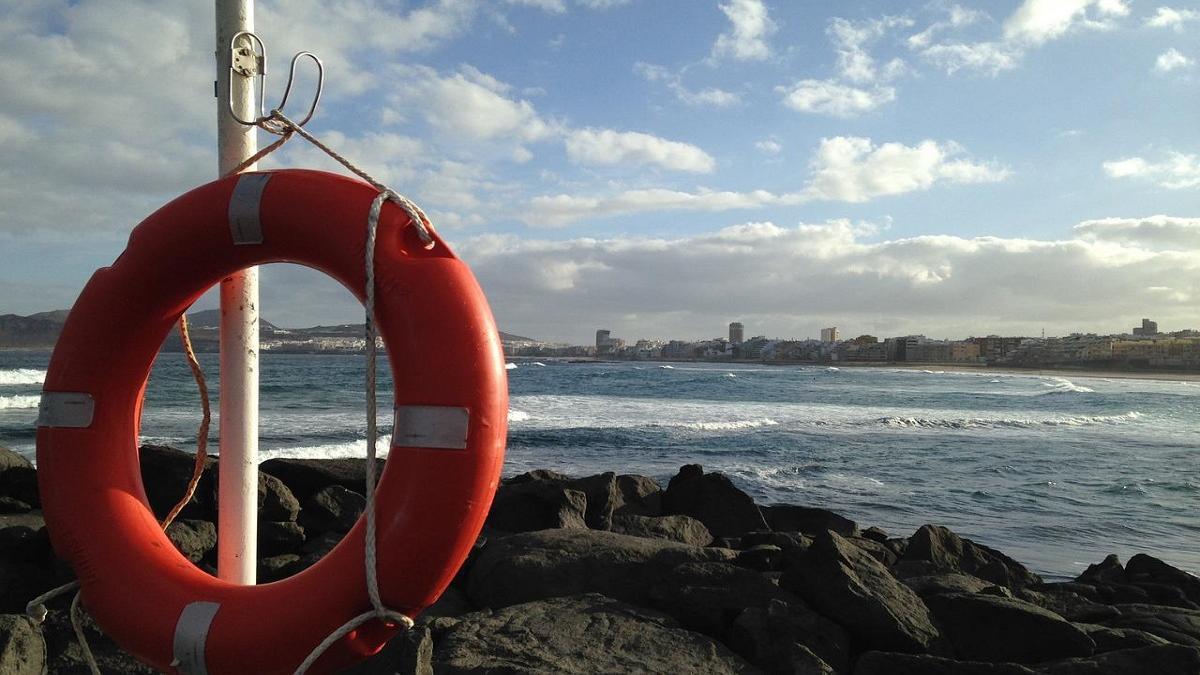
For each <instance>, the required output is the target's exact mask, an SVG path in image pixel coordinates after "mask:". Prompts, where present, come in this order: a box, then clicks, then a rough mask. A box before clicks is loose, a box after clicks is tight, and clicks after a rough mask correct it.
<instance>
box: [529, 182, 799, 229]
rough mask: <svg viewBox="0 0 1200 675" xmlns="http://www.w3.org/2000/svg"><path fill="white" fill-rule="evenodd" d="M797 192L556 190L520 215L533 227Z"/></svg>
mask: <svg viewBox="0 0 1200 675" xmlns="http://www.w3.org/2000/svg"><path fill="white" fill-rule="evenodd" d="M803 201H805V199H804V197H803V196H801V195H798V194H787V195H779V194H775V193H772V192H768V191H766V190H754V191H752V192H732V191H718V190H697V191H695V192H685V191H681V190H668V189H665V188H649V189H641V190H626V191H624V192H621V193H618V194H615V195H609V196H601V197H586V196H579V195H569V194H558V195H551V196H540V197H534V198H533V199H532V200H530V202H529V205H528V207H527V208H526V209H524V210H523V211H522V212H521V213H520V214H519V217H520V218H521V219H522V220H524V221H525V222H526V223H527V224H529V225H532V226H534V227H558V226H562V225H566V224H569V223H573V222H575V221H578V220H580V219H583V218H597V217H599V218H603V217H608V216H621V215H629V214H634V213H646V212H652V211H708V212H719V211H729V210H732V209H757V208H762V207H764V206H778V205H788V204H799V203H801V202H803Z"/></svg>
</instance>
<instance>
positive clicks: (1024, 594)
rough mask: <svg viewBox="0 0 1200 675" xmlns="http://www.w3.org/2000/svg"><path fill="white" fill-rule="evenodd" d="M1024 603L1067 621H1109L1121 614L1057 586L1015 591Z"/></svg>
mask: <svg viewBox="0 0 1200 675" xmlns="http://www.w3.org/2000/svg"><path fill="white" fill-rule="evenodd" d="M1017 597H1019V598H1021V599H1022V600H1024V601H1025V602H1032V603H1033V604H1035V605H1037V606H1039V607H1042V608H1045V609H1048V610H1050V611H1051V612H1054V613H1055V614H1057V615H1059V616H1061V617H1062V618H1064V619H1066V620H1067V621H1082V622H1094V621H1100V620H1103V619H1109V618H1112V617H1115V616H1117V615H1119V614H1120V613H1121V612H1120V610H1118V609H1115V608H1114V607H1112V606H1110V605H1104V604H1101V603H1098V602H1095V601H1093V600H1090V599H1088V598H1087V597H1086V596H1083V595H1080V594H1079V593H1077V592H1075V591H1073V590H1070V589H1067V588H1062V587H1061V586H1059V585H1057V584H1041V585H1039V586H1032V587H1030V588H1022V589H1020V590H1019V591H1017Z"/></svg>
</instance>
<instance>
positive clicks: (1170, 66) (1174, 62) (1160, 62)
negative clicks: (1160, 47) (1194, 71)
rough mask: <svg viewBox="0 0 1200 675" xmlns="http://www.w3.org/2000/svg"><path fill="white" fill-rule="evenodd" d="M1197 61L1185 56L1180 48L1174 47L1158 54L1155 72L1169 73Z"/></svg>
mask: <svg viewBox="0 0 1200 675" xmlns="http://www.w3.org/2000/svg"><path fill="white" fill-rule="evenodd" d="M1195 63H1196V62H1195V61H1193V60H1192V59H1189V58H1188V57H1186V56H1184V55H1183V54H1182V53H1181V52H1180V51H1179V50H1178V49H1175V48H1174V47H1172V48H1170V49H1168V50H1167V51H1165V52H1163V53H1161V54H1159V55H1158V58H1157V59H1155V60H1154V72H1156V73H1169V72H1171V71H1173V70H1179V69H1180V68H1190V67H1192V66H1193V65H1195Z"/></svg>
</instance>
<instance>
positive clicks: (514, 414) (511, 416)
mask: <svg viewBox="0 0 1200 675" xmlns="http://www.w3.org/2000/svg"><path fill="white" fill-rule="evenodd" d="M508 421H509V422H528V421H529V413H527V412H525V411H524V410H509V411H508Z"/></svg>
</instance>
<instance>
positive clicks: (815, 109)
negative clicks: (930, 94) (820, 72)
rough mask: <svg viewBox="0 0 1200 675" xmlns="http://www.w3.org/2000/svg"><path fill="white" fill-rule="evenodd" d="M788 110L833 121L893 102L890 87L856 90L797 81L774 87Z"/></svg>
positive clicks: (831, 83) (832, 82) (830, 83)
mask: <svg viewBox="0 0 1200 675" xmlns="http://www.w3.org/2000/svg"><path fill="white" fill-rule="evenodd" d="M775 91H776V92H778V93H781V94H783V95H784V96H783V103H784V105H786V106H787V107H789V108H791V109H792V110H796V111H799V112H807V113H819V114H823V115H832V116H834V117H853V116H855V115H858V114H861V113H864V112H869V111H871V110H874V109H875V108H878V107H879V106H881V105H884V104H885V103H891V102H892V101H894V100H895V99H896V90H895V89H893V88H892V87H875V88H873V89H860V88H858V87H854V86H850V85H846V84H841V83H839V82H837V81H835V80H801V81H799V82H797V83H795V84H793V85H792V86H791V87H776V88H775Z"/></svg>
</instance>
